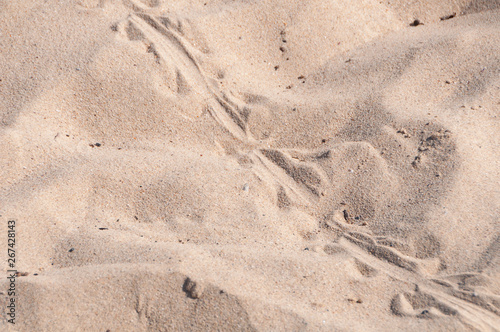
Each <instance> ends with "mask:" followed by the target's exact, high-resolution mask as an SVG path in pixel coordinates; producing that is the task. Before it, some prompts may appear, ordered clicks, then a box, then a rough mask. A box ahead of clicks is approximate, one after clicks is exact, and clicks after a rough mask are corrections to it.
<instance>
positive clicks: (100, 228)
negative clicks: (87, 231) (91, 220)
mask: <svg viewBox="0 0 500 332" xmlns="http://www.w3.org/2000/svg"><path fill="white" fill-rule="evenodd" d="M99 230H100V231H106V230H108V229H107V228H106V227H99Z"/></svg>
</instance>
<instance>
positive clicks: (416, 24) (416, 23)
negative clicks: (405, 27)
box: [410, 20, 424, 27]
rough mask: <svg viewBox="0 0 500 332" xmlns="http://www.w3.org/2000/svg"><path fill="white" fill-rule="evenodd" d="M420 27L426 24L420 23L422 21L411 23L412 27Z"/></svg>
mask: <svg viewBox="0 0 500 332" xmlns="http://www.w3.org/2000/svg"><path fill="white" fill-rule="evenodd" d="M419 25H424V24H423V23H422V22H420V20H415V21H413V22H411V23H410V26H411V27H417V26H419Z"/></svg>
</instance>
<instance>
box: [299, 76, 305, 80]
mask: <svg viewBox="0 0 500 332" xmlns="http://www.w3.org/2000/svg"><path fill="white" fill-rule="evenodd" d="M297 78H298V79H299V80H303V79H304V78H306V77H305V76H304V75H300V76H299V77H297Z"/></svg>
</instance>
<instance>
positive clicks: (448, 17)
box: [440, 13, 457, 21]
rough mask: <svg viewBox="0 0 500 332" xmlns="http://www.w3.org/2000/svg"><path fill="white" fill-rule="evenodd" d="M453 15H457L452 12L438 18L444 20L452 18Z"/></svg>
mask: <svg viewBox="0 0 500 332" xmlns="http://www.w3.org/2000/svg"><path fill="white" fill-rule="evenodd" d="M455 16H457V13H453V14H451V15H446V16H443V17H441V18H440V19H441V21H446V20H449V19H450V18H454V17H455Z"/></svg>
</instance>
